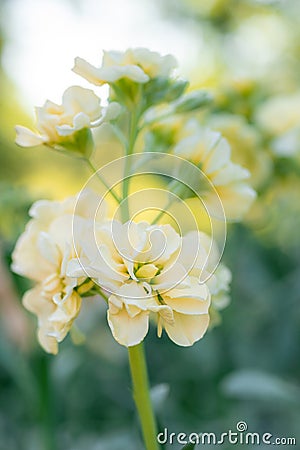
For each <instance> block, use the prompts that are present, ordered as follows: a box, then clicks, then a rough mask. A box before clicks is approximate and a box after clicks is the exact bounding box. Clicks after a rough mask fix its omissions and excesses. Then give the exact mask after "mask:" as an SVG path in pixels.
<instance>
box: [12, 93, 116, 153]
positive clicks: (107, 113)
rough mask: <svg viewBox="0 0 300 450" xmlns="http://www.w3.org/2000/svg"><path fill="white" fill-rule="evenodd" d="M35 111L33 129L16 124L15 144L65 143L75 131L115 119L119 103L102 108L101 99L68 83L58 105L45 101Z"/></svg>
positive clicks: (23, 145)
mask: <svg viewBox="0 0 300 450" xmlns="http://www.w3.org/2000/svg"><path fill="white" fill-rule="evenodd" d="M35 111H36V131H31V130H30V129H28V128H26V127H23V126H20V125H18V126H16V132H17V137H16V143H17V144H18V145H20V146H22V147H34V146H37V145H41V144H47V145H49V146H54V145H57V144H58V145H63V144H64V143H68V142H69V141H70V140H71V139H72V138H73V137H74V136H75V135H76V133H77V132H79V131H81V130H83V129H85V128H87V129H89V128H93V127H96V126H99V125H101V124H102V123H103V122H104V121H107V120H111V119H113V118H115V117H116V116H117V115H118V113H119V105H118V104H117V103H111V104H110V105H108V107H107V108H102V107H101V105H100V99H99V98H98V97H97V96H96V94H94V92H93V91H91V90H90V89H84V88H82V87H79V86H71V87H69V88H68V89H66V91H65V92H64V94H63V97H62V104H61V105H57V104H56V103H53V102H51V101H50V100H47V101H46V102H45V104H44V106H42V107H37V108H36V110H35Z"/></svg>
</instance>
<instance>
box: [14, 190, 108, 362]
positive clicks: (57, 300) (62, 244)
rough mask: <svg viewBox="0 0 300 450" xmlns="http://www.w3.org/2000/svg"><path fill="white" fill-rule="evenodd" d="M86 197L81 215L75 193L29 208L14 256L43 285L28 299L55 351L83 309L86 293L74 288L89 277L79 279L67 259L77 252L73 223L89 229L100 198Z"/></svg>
mask: <svg viewBox="0 0 300 450" xmlns="http://www.w3.org/2000/svg"><path fill="white" fill-rule="evenodd" d="M81 195H82V198H83V197H84V198H83V200H84V201H80V203H79V205H78V207H77V208H76V216H74V208H75V204H76V202H77V199H76V197H71V198H69V199H67V200H65V201H62V202H51V201H46V200H44V201H39V202H36V203H35V204H34V205H33V206H32V208H31V210H30V215H31V217H32V219H31V220H30V221H29V223H28V224H27V227H26V230H25V232H24V233H23V234H22V235H21V237H20V238H19V240H18V242H17V244H16V248H15V250H14V252H13V255H12V258H13V263H12V269H13V270H14V271H15V272H16V273H18V274H20V275H23V276H26V277H28V278H30V279H32V280H34V281H35V282H37V283H38V284H37V286H36V287H34V288H33V289H31V290H29V291H28V292H27V293H25V295H24V299H23V303H24V306H25V307H26V308H27V309H28V310H29V311H31V312H33V313H34V314H36V315H37V318H38V338H39V341H40V343H41V345H42V346H43V348H44V349H45V350H46V351H47V352H49V353H54V354H55V353H57V351H58V344H57V343H58V342H61V341H62V340H63V339H64V338H65V336H66V334H67V333H68V331H69V329H70V328H71V326H72V323H73V321H74V319H75V318H76V317H77V315H78V313H79V311H80V306H81V297H80V296H79V294H78V293H77V292H76V290H75V288H76V287H77V286H78V285H80V284H82V283H83V282H84V281H85V280H86V277H85V276H84V277H82V278H76V277H69V276H68V275H67V274H66V267H67V264H68V261H69V260H71V259H73V258H74V257H75V256H76V252H75V248H74V245H73V236H72V230H73V226H74V224H75V225H76V228H77V231H78V232H80V233H81V234H82V235H84V233H85V232H86V230H87V229H88V228H89V223H90V219H89V217H90V215H91V213H92V212H95V210H96V207H97V205H98V204H99V202H100V199H99V197H98V196H97V195H96V194H93V193H92V192H90V191H86V192H84V193H83V194H81ZM76 251H77V252H78V251H79V248H76ZM88 289H89V285H87V286H86V290H88Z"/></svg>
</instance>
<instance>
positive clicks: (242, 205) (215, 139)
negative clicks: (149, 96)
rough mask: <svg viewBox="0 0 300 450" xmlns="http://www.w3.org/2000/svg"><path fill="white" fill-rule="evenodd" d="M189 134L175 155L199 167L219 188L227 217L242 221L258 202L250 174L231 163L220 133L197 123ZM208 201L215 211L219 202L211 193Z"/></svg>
mask: <svg viewBox="0 0 300 450" xmlns="http://www.w3.org/2000/svg"><path fill="white" fill-rule="evenodd" d="M183 133H184V134H186V136H184V137H183V138H182V139H181V140H179V142H178V143H177V144H176V145H175V146H174V148H173V152H174V154H175V155H177V156H181V157H183V158H185V159H188V160H190V161H191V162H193V163H194V164H195V165H197V166H198V167H199V168H200V169H201V171H202V172H203V173H204V174H205V175H206V176H207V177H208V179H209V180H210V181H211V183H212V184H213V186H214V187H215V189H216V191H217V193H218V195H219V197H220V200H221V202H222V205H223V207H224V210H225V213H226V217H227V218H228V219H240V218H241V217H242V216H243V215H244V214H245V213H246V212H247V210H248V209H249V207H250V206H251V204H252V202H253V200H254V199H255V196H256V194H255V191H254V190H253V189H252V188H251V187H250V186H249V185H248V184H247V183H246V182H245V180H246V179H247V178H249V176H250V173H249V171H248V170H247V169H245V168H243V167H241V166H240V165H238V164H234V163H233V162H232V161H231V159H230V154H231V149H230V146H229V144H228V142H227V141H226V139H224V138H223V137H222V136H221V134H220V133H218V132H216V131H212V130H210V129H209V128H202V127H200V126H199V125H198V124H197V125H195V123H194V122H192V123H190V124H188V126H187V127H186V129H185V130H183ZM204 200H206V202H207V204H209V205H210V206H211V207H214V205H215V204H216V202H218V199H217V198H216V195H215V192H214V191H212V190H210V191H209V192H207V193H205V194H204Z"/></svg>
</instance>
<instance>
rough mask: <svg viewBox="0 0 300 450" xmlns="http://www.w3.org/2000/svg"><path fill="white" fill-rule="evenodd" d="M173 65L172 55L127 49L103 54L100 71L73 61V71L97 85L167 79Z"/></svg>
mask: <svg viewBox="0 0 300 450" xmlns="http://www.w3.org/2000/svg"><path fill="white" fill-rule="evenodd" d="M176 65H177V63H176V60H175V58H174V57H173V56H172V55H166V56H161V55H160V54H159V53H157V52H152V51H150V50H148V49H146V48H133V49H131V48H130V49H128V50H126V51H125V52H117V51H110V52H104V53H103V60H102V66H101V67H100V68H97V67H95V66H93V65H92V64H90V63H88V62H87V61H85V60H84V59H82V58H76V59H75V65H74V68H73V71H74V72H75V73H77V74H78V75H80V76H82V77H83V78H85V79H86V80H88V81H89V82H90V83H93V84H95V85H97V86H101V85H102V84H104V83H114V82H115V81H118V80H120V79H122V78H127V79H129V80H132V81H135V82H136V83H147V82H148V81H149V80H150V79H151V78H156V77H168V76H169V75H170V72H171V71H172V70H173V68H174V67H176Z"/></svg>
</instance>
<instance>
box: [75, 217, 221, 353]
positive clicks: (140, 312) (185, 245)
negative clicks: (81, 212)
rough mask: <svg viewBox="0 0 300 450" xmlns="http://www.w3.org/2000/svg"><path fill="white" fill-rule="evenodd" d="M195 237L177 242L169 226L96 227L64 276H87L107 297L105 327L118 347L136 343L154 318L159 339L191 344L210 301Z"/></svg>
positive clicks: (204, 257) (202, 250)
mask: <svg viewBox="0 0 300 450" xmlns="http://www.w3.org/2000/svg"><path fill="white" fill-rule="evenodd" d="M204 236H205V235H204ZM194 237H195V238H196V241H197V242H195V239H190V238H187V239H185V238H182V237H181V236H179V234H178V233H177V232H176V231H175V230H174V229H173V228H172V227H171V226H170V225H150V224H148V223H147V222H140V223H134V222H128V223H126V224H121V223H119V222H117V221H111V222H107V224H106V225H104V226H101V225H100V226H99V227H98V229H95V241H94V242H92V241H89V242H85V243H84V242H83V243H82V244H81V245H82V254H81V255H82V257H81V258H75V259H73V260H72V261H70V262H69V264H68V267H67V274H68V276H70V277H75V278H76V277H77V278H78V277H79V278H80V277H83V276H88V277H89V278H90V279H93V281H94V282H95V283H96V284H98V285H99V286H100V287H101V289H102V290H104V292H106V293H107V295H108V313H107V318H108V323H109V326H110V328H111V330H112V333H113V335H114V337H115V339H116V340H117V341H118V342H119V343H120V344H122V345H125V346H133V345H137V344H138V343H140V342H141V341H142V340H143V339H144V338H145V336H146V334H147V332H148V328H149V319H150V318H151V317H153V319H154V320H155V321H156V323H157V326H158V335H159V336H160V335H161V333H162V329H165V331H166V333H167V334H168V336H169V337H170V338H171V339H172V340H173V341H174V342H175V343H177V344H178V345H182V346H188V345H192V344H193V343H194V342H195V341H197V340H199V339H200V338H201V337H202V336H203V334H204V333H205V331H206V330H207V327H208V325H209V307H210V303H211V293H210V290H209V287H208V283H207V282H206V281H202V280H201V279H200V275H201V273H202V272H204V271H205V273H206V279H207V278H209V276H210V275H211V274H209V275H208V271H209V270H210V269H211V267H209V268H208V266H207V264H208V260H209V258H210V255H209V252H210V250H209V249H207V242H206V244H205V245H206V246H204V245H202V238H203V237H201V239H199V236H198V234H196V235H195V236H194ZM203 239H204V238H203ZM205 239H206V241H207V239H208V240H209V238H208V237H205ZM195 244H197V245H195ZM213 269H214V268H213ZM215 291H216V292H217V291H218V289H215Z"/></svg>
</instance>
